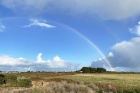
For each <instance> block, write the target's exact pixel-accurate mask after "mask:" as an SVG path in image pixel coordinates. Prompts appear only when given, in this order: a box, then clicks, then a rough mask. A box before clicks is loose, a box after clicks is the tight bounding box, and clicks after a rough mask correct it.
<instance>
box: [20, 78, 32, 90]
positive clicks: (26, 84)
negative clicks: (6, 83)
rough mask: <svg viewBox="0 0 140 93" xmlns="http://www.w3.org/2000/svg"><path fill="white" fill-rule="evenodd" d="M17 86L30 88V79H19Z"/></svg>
mask: <svg viewBox="0 0 140 93" xmlns="http://www.w3.org/2000/svg"><path fill="white" fill-rule="evenodd" d="M18 85H19V86H20V87H27V88H28V87H30V86H32V81H31V80H30V79H19V80H18Z"/></svg>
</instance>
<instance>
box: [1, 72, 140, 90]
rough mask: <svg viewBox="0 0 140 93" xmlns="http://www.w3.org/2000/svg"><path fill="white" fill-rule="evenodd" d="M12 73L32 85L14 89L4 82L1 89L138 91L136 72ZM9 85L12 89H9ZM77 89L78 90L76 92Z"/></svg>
mask: <svg viewBox="0 0 140 93" xmlns="http://www.w3.org/2000/svg"><path fill="white" fill-rule="evenodd" d="M13 74H14V75H16V76H17V77H25V78H30V79H31V81H32V86H31V87H30V88H27V89H26V88H16V87H15V88H16V89H14V86H11V85H7V84H4V85H1V87H0V90H1V91H2V90H4V91H7V90H11V91H12V90H13V89H14V91H18V92H12V93H20V92H19V90H20V91H24V92H25V91H26V93H44V92H46V91H48V92H47V93H55V92H57V93H69V92H68V91H71V92H72V93H140V89H139V88H140V74H136V73H133V74H131V73H92V74H80V73H65V72H62V73H51V72H50V73H48V72H30V73H26V72H25V73H16V74H15V73H13ZM42 82H43V85H42ZM73 86H74V87H73ZM11 87H12V89H10V88H11ZM77 89H78V90H79V92H76V91H77ZM58 90H59V92H58ZM120 90H121V91H120ZM36 91H37V92H36ZM50 91H52V92H50ZM54 91H55V92H54ZM80 91H85V92H80ZM89 91H90V92H89ZM93 91H94V92H93ZM24 92H23V93H24ZM2 93H7V92H2Z"/></svg>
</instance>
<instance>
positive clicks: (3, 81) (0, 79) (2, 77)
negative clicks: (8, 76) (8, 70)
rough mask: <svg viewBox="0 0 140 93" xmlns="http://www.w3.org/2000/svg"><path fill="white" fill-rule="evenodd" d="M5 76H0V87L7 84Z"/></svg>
mask: <svg viewBox="0 0 140 93" xmlns="http://www.w3.org/2000/svg"><path fill="white" fill-rule="evenodd" d="M4 77H5V75H3V74H0V85H2V84H4V83H5V79H4Z"/></svg>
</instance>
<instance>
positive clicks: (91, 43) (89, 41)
mask: <svg viewBox="0 0 140 93" xmlns="http://www.w3.org/2000/svg"><path fill="white" fill-rule="evenodd" d="M8 18H17V17H8ZM2 19H7V18H2ZM51 21H52V20H51ZM52 22H54V23H57V24H60V25H62V26H64V27H66V28H67V29H69V30H71V31H73V32H74V33H76V34H77V35H79V36H80V37H82V38H83V39H84V40H85V41H87V42H88V43H89V44H90V45H92V46H93V47H94V48H95V49H96V50H97V51H98V52H99V53H100V54H101V55H102V57H104V59H105V61H106V62H107V64H108V66H109V67H110V68H111V70H112V71H115V70H114V68H113V66H112V65H111V63H110V61H109V60H108V59H107V57H105V55H104V54H103V53H102V51H101V50H100V49H99V48H98V47H97V46H96V45H95V44H94V43H93V42H92V41H91V40H89V39H88V38H87V37H86V36H84V35H83V34H81V33H80V32H79V31H78V30H76V29H74V28H72V27H70V26H67V25H65V24H62V23H60V22H57V21H52Z"/></svg>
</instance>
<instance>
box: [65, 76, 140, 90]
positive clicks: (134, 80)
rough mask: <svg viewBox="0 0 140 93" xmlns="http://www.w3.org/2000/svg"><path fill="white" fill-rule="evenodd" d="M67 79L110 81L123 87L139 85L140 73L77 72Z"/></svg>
mask: <svg viewBox="0 0 140 93" xmlns="http://www.w3.org/2000/svg"><path fill="white" fill-rule="evenodd" d="M65 78H67V79H72V80H75V81H83V82H93V83H110V84H115V85H117V86H119V87H123V88H137V87H140V74H77V75H70V76H66V77H65Z"/></svg>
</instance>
